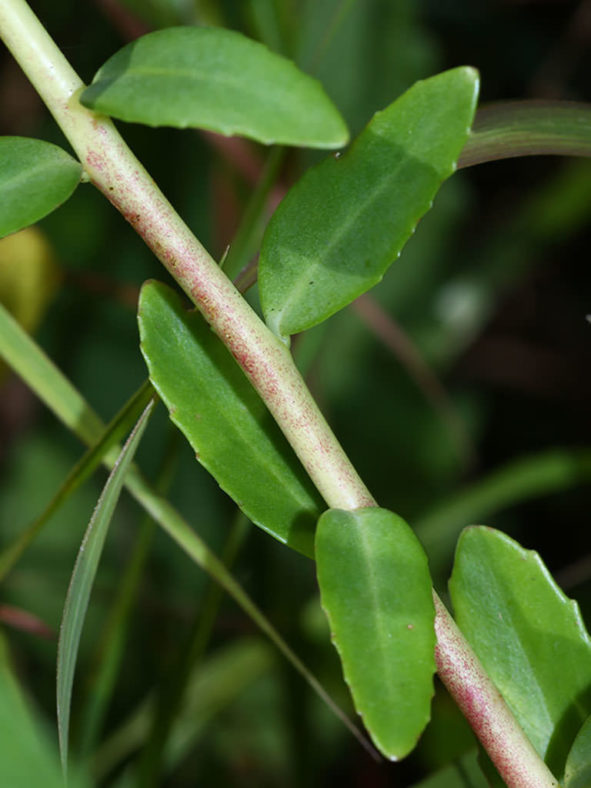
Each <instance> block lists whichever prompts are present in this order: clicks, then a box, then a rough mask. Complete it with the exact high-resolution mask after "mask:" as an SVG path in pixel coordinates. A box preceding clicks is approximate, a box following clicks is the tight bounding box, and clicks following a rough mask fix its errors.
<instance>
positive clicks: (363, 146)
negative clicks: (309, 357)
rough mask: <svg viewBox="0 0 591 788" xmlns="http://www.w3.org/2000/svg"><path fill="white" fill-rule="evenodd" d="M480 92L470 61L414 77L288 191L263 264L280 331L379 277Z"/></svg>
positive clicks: (440, 174) (306, 321)
mask: <svg viewBox="0 0 591 788" xmlns="http://www.w3.org/2000/svg"><path fill="white" fill-rule="evenodd" d="M477 92H478V75H477V72H476V71H475V70H474V69H472V68H466V67H463V68H457V69H454V70H452V71H447V72H444V73H443V74H439V75H438V76H435V77H432V78H431V79H427V80H425V81H424V82H417V83H416V84H415V85H414V86H413V87H411V88H410V90H408V91H407V92H406V93H404V94H403V95H402V96H401V97H400V98H399V99H398V100H397V101H395V102H394V103H393V104H391V105H390V106H389V107H388V108H387V109H385V110H384V111H383V112H378V113H377V114H376V115H375V116H374V118H373V119H372V120H371V122H370V123H369V125H368V126H367V127H366V128H365V130H364V131H363V132H362V133H361V134H360V135H359V137H358V138H357V139H356V140H355V141H354V143H353V145H352V146H351V148H350V150H348V151H347V152H346V153H345V154H344V155H343V156H342V157H341V158H333V157H331V158H328V159H326V160H325V161H323V162H322V163H321V164H320V165H318V166H317V167H314V168H312V169H310V170H308V172H307V173H306V174H305V175H304V177H303V178H302V179H301V180H300V181H299V182H298V183H297V184H296V185H295V186H294V188H293V189H292V190H291V191H290V192H289V193H288V195H287V196H286V198H285V199H284V200H283V202H282V203H281V205H280V206H279V208H278V209H277V211H276V212H275V214H274V216H273V218H272V219H271V221H270V223H269V225H268V227H267V231H266V233H265V237H264V239H263V246H262V250H261V259H260V263H259V286H260V293H261V301H262V305H263V311H264V313H265V318H266V320H267V323H268V324H269V326H270V327H271V328H272V329H273V330H274V331H275V332H276V333H277V334H279V335H280V336H288V335H290V334H295V333H297V332H298V331H302V330H304V329H306V328H310V327H311V326H314V325H316V324H317V323H320V322H322V321H323V320H325V319H326V318H327V317H329V316H330V315H332V314H334V313H335V312H336V311H338V310H339V309H341V308H342V307H343V306H346V305H347V304H348V303H350V302H351V301H353V299H355V298H356V297H357V296H358V295H360V294H361V293H363V292H365V291H366V290H369V288H370V287H372V286H373V285H375V284H376V283H377V282H379V281H380V279H381V278H382V276H383V275H384V273H385V272H386V269H387V268H388V266H389V265H390V264H391V263H392V261H393V260H394V259H395V258H396V257H397V256H398V255H399V254H400V251H401V249H402V247H403V246H404V244H405V243H406V241H407V240H408V238H409V236H410V235H411V233H412V232H413V231H414V228H415V226H416V225H417V223H418V221H419V219H420V218H421V217H422V216H423V214H424V213H426V211H427V210H428V209H429V208H430V207H431V203H432V200H433V198H434V197H435V194H436V193H437V190H438V189H439V187H440V185H441V183H442V182H443V181H444V180H445V179H446V178H447V177H448V176H449V175H451V174H452V173H453V172H454V170H455V166H456V161H457V158H458V156H459V154H460V151H461V150H462V147H463V145H464V143H465V141H466V139H467V137H468V133H469V130H470V125H471V123H472V119H473V115H474V110H475V106H476V97H477Z"/></svg>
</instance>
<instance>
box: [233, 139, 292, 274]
mask: <svg viewBox="0 0 591 788" xmlns="http://www.w3.org/2000/svg"><path fill="white" fill-rule="evenodd" d="M284 157H285V149H284V148H282V147H274V148H272V149H271V152H270V153H269V155H268V156H267V160H266V162H265V164H264V167H263V170H262V172H261V175H260V179H259V181H258V183H257V185H256V188H255V189H254V191H253V192H252V194H251V196H250V199H249V201H248V204H247V206H246V209H245V211H244V215H243V216H242V219H241V220H240V226H239V227H238V230H237V232H236V235H235V236H234V238H233V240H232V243H231V245H230V250H229V251H228V254H227V255H226V258H225V260H224V262H223V263H222V265H221V268H222V270H223V271H224V273H225V274H226V276H227V277H228V278H229V279H233V280H235V279H236V277H237V276H238V274H240V272H241V271H242V270H243V268H245V266H246V265H247V264H248V263H249V262H250V260H251V259H252V258H253V257H254V255H255V253H256V250H257V249H258V248H259V246H260V241H261V237H262V234H263V230H264V218H265V207H266V206H267V203H268V198H269V194H270V192H271V189H272V188H273V186H274V184H275V181H276V180H277V174H278V172H279V169H280V167H281V164H282V163H283V159H284Z"/></svg>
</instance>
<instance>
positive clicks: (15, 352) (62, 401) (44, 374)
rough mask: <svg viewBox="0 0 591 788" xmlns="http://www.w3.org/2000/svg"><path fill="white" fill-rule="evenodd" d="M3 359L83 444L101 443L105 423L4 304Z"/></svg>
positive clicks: (0, 318) (0, 312) (0, 321)
mask: <svg viewBox="0 0 591 788" xmlns="http://www.w3.org/2000/svg"><path fill="white" fill-rule="evenodd" d="M0 356H2V357H3V358H4V360H5V361H6V363H7V364H8V365H9V366H10V367H12V368H13V369H14V371H15V372H16V373H17V375H19V376H20V377H21V378H22V379H23V380H24V381H25V382H26V383H27V385H28V386H29V387H30V388H32V389H33V391H34V392H35V394H36V395H37V396H38V397H39V399H41V400H43V402H45V404H46V405H47V407H48V408H49V409H50V410H51V411H52V412H53V413H55V415H56V416H57V417H58V419H60V421H62V422H63V423H64V424H65V425H66V427H68V428H69V429H70V430H71V431H72V432H73V433H74V434H75V435H77V436H78V437H79V438H80V439H81V440H82V441H83V442H84V443H86V444H90V445H92V444H94V443H96V442H97V441H99V440H100V439H101V436H102V434H103V430H104V424H103V423H102V421H101V420H100V419H99V417H98V416H97V415H96V413H95V412H94V411H93V410H92V408H90V407H89V406H88V405H87V403H86V402H85V401H84V399H83V397H81V396H80V394H79V393H78V392H77V391H76V389H75V388H74V386H72V384H71V383H70V381H69V380H68V379H67V378H66V377H65V376H64V375H63V374H62V373H61V372H60V371H59V369H58V368H57V367H56V366H55V364H54V363H53V361H51V359H49V358H48V357H47V355H46V354H45V353H44V352H43V350H41V348H40V347H39V345H37V343H36V342H35V341H34V340H33V339H32V338H31V337H30V336H29V335H28V334H27V333H26V332H25V331H23V329H22V328H21V326H20V325H19V324H18V323H17V321H16V320H15V319H14V318H13V317H12V315H11V314H10V312H8V310H7V309H6V308H5V307H4V306H3V305H2V304H0Z"/></svg>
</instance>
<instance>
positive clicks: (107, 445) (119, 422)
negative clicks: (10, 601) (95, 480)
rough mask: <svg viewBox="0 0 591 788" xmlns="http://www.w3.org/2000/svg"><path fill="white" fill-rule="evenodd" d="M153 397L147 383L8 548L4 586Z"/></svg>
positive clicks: (0, 566)
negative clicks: (51, 521) (40, 535)
mask: <svg viewBox="0 0 591 788" xmlns="http://www.w3.org/2000/svg"><path fill="white" fill-rule="evenodd" d="M153 396H155V392H154V389H153V388H152V385H151V383H150V382H149V381H146V382H145V383H144V384H143V385H142V386H141V387H140V388H139V389H138V391H136V393H135V394H134V395H133V396H132V397H131V399H130V400H129V401H128V402H127V403H126V404H125V405H124V407H123V408H122V409H121V410H120V411H119V413H118V414H117V415H116V416H115V418H114V419H113V420H112V421H111V422H110V424H109V425H108V426H107V428H106V429H105V430H104V432H103V434H102V437H101V439H100V440H99V441H98V443H95V444H94V446H93V447H92V448H91V449H89V450H88V451H87V452H86V453H85V454H84V456H83V457H82V458H81V459H80V460H79V461H78V462H77V463H76V465H75V466H74V467H73V468H72V470H71V471H70V473H69V474H68V476H67V478H66V479H65V481H64V483H63V484H62V486H61V487H60V488H59V490H58V491H57V492H56V494H55V495H54V496H53V498H52V499H51V501H50V502H49V503H48V505H47V506H46V507H45V510H44V511H43V512H42V513H41V514H40V515H39V517H37V518H36V519H35V520H34V521H33V522H32V523H31V524H30V525H29V526H28V527H27V528H25V530H24V531H23V532H22V533H21V534H19V535H18V537H17V538H16V539H15V540H14V541H13V542H12V544H10V545H8V546H7V547H5V548H4V550H3V551H2V552H1V553H0V582H1V581H2V580H3V579H4V578H5V577H6V575H7V574H8V572H9V571H10V570H11V569H12V567H13V566H14V565H15V563H16V562H17V561H18V559H19V558H20V557H21V555H22V554H23V553H24V551H25V550H26V549H27V547H28V546H29V545H30V544H31V542H32V541H33V540H34V539H35V537H36V536H37V535H38V534H39V533H40V531H41V530H42V528H43V526H44V525H45V524H46V523H47V522H48V520H49V519H50V518H51V517H52V516H53V515H54V514H55V513H56V512H57V510H58V509H59V508H60V506H61V505H62V504H64V503H65V502H66V501H67V500H68V498H69V497H70V496H71V495H72V494H73V493H74V492H75V491H76V490H77V489H78V488H79V487H80V485H81V484H83V483H84V482H85V481H86V479H88V477H89V476H90V475H91V474H92V473H93V472H94V470H95V469H96V468H97V467H98V466H99V465H100V464H101V462H102V461H103V459H104V458H105V456H106V455H107V454H108V453H109V451H110V450H111V448H112V447H113V446H115V444H117V443H119V441H120V440H121V439H122V438H123V437H124V436H125V435H126V434H127V433H128V432H129V431H130V429H131V428H132V427H133V425H134V424H135V422H136V421H137V419H138V418H139V415H140V414H141V412H142V411H143V409H144V408H145V407H146V405H147V404H148V401H149V400H150V399H151V398H152V397H153Z"/></svg>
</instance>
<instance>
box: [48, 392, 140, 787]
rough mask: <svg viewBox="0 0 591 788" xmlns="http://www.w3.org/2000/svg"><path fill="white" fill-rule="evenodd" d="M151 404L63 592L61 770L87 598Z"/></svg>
mask: <svg viewBox="0 0 591 788" xmlns="http://www.w3.org/2000/svg"><path fill="white" fill-rule="evenodd" d="M153 406H154V402H153V401H152V402H150V403H149V404H148V405H147V407H146V409H145V410H144V412H143V414H142V415H141V417H140V419H139V421H138V423H137V424H136V426H135V427H134V429H133V431H132V433H131V435H130V437H129V439H128V440H127V442H126V444H125V446H124V447H123V450H122V452H121V454H120V455H119V459H118V461H117V463H116V465H115V467H114V468H113V471H112V473H111V474H110V476H109V478H108V479H107V483H106V485H105V487H104V489H103V492H102V493H101V496H100V498H99V500H98V503H97V505H96V509H95V510H94V512H93V515H92V518H91V520H90V523H89V524H88V528H87V529H86V533H85V534H84V539H83V541H82V544H81V546H80V552H79V554H78V558H77V559H76V564H75V566H74V571H73V572H72V579H71V581H70V587H69V588H68V594H67V596H66V602H65V605H64V613H63V617H62V624H61V627H60V636H59V642H58V651H57V720H58V734H59V743H60V755H61V760H62V768H63V770H64V774H65V773H66V772H67V762H68V733H69V727H70V702H71V699H72V686H73V683H74V669H75V667H76V658H77V655H78V645H79V643H80V636H81V634H82V626H83V624H84V617H85V615H86V610H87V608H88V600H89V599H90V592H91V590H92V585H93V583H94V578H95V576H96V571H97V568H98V564H99V560H100V557H101V553H102V551H103V546H104V544H105V538H106V536H107V531H108V529H109V524H110V522H111V518H112V516H113V512H114V511H115V506H116V505H117V501H118V500H119V495H120V493H121V490H122V488H123V483H124V481H125V474H126V473H127V470H128V469H129V466H130V464H131V461H132V460H133V456H134V454H135V451H136V449H137V447H138V445H139V442H140V440H141V438H142V435H143V434H144V430H145V428H146V425H147V423H148V419H149V416H150V414H151V412H152V408H153Z"/></svg>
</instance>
